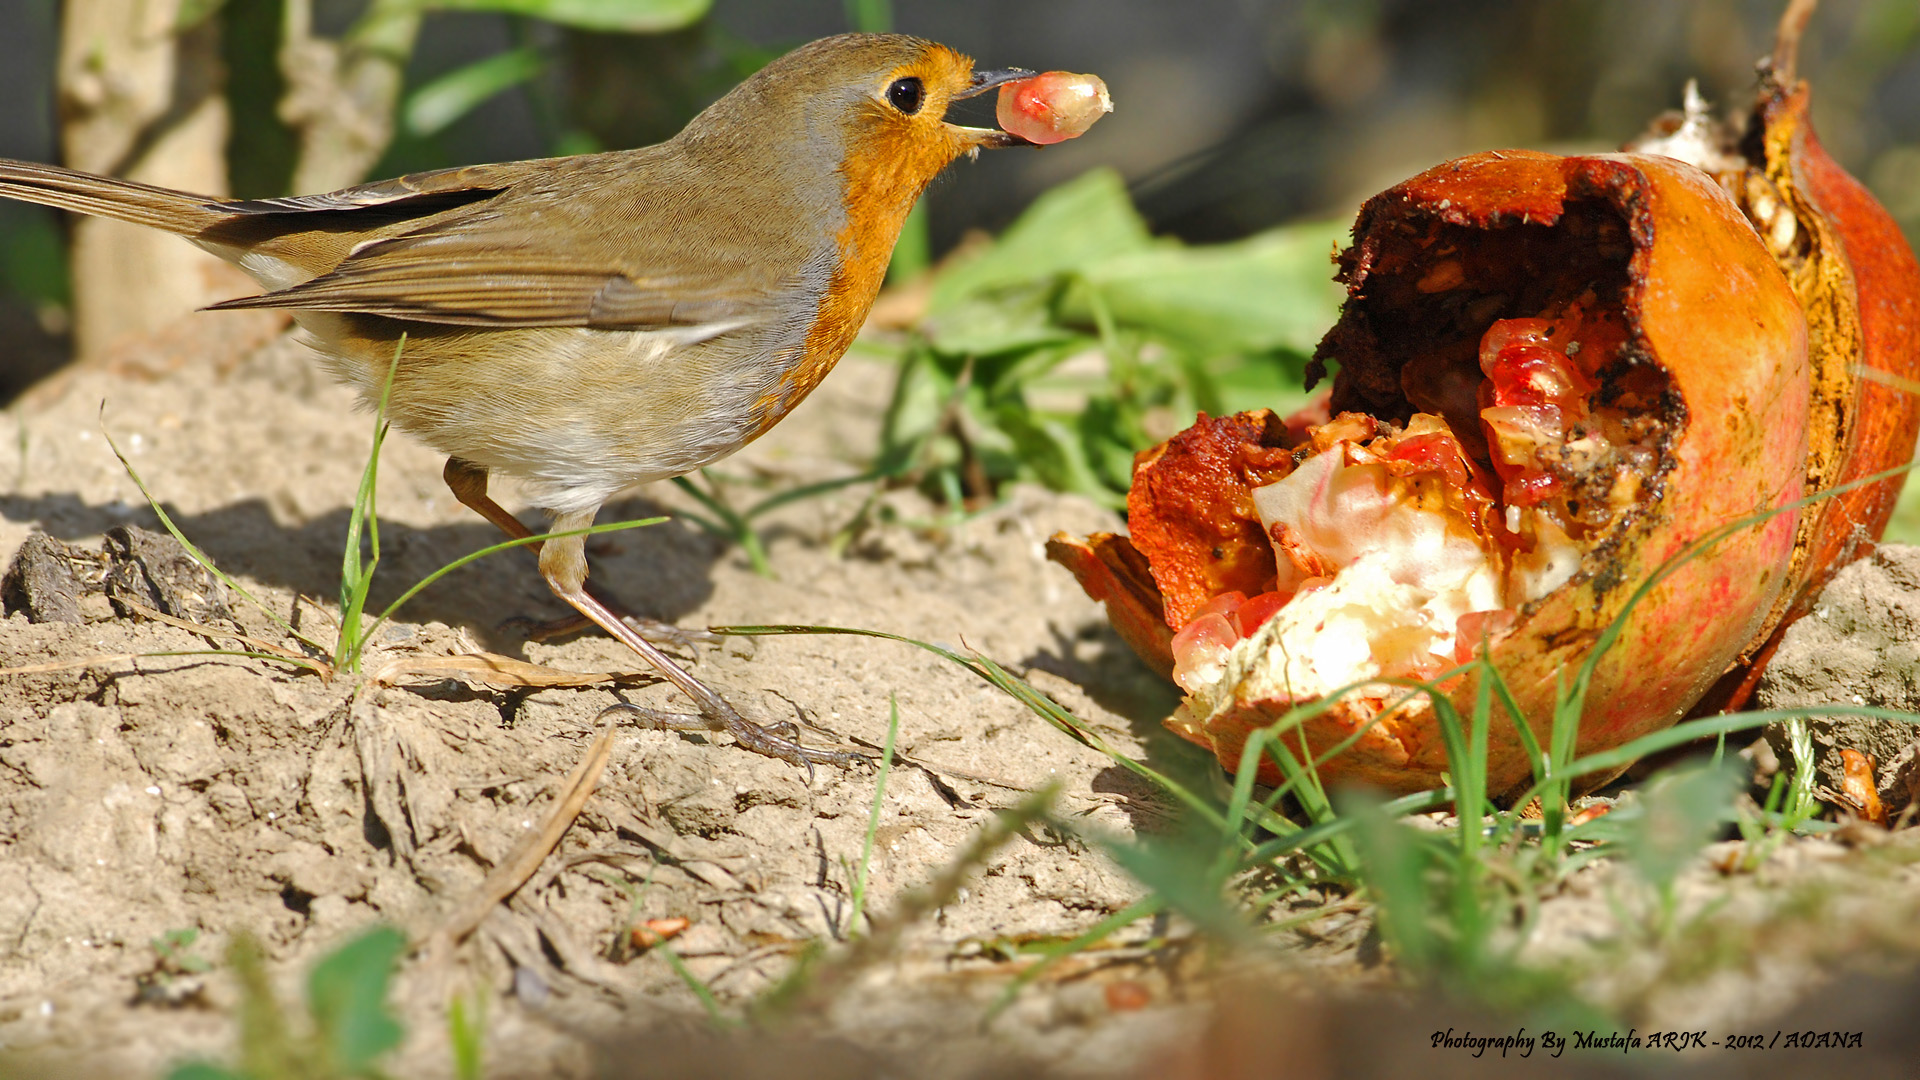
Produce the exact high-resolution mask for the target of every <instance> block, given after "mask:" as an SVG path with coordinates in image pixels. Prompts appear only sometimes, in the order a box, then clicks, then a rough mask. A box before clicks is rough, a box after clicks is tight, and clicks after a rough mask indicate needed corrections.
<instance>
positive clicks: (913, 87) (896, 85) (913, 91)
mask: <svg viewBox="0 0 1920 1080" xmlns="http://www.w3.org/2000/svg"><path fill="white" fill-rule="evenodd" d="M926 96H927V92H926V90H925V89H923V88H922V87H921V85H920V80H919V79H916V78H913V77H911V76H909V77H907V78H905V79H895V80H893V85H892V86H889V87H887V100H888V101H889V102H892V104H893V107H894V108H896V109H899V110H900V111H901V112H903V113H906V114H907V115H908V116H912V115H913V114H914V113H917V112H919V111H920V103H921V102H922V101H924V100H926Z"/></svg>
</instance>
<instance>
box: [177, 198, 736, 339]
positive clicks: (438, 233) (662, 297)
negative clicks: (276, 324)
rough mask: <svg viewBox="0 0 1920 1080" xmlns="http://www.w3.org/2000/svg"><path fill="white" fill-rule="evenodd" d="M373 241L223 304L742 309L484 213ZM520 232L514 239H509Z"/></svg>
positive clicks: (412, 313) (618, 315) (481, 316)
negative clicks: (580, 254)
mask: <svg viewBox="0 0 1920 1080" xmlns="http://www.w3.org/2000/svg"><path fill="white" fill-rule="evenodd" d="M454 224H455V223H453V222H449V223H446V224H441V225H437V226H436V227H435V228H434V229H433V231H431V232H426V233H418V234H413V235H409V236H402V237H397V238H395V239H393V240H387V241H381V242H378V243H375V244H371V245H368V246H366V247H364V248H362V249H361V250H359V251H356V252H354V253H353V254H352V255H350V256H349V257H348V258H347V259H346V260H345V261H344V262H342V263H341V264H340V266H339V267H338V268H337V269H335V270H333V271H331V272H329V273H326V274H322V275H320V276H319V277H316V278H314V279H313V280H311V281H308V282H305V283H303V284H300V285H296V286H294V287H292V288H288V289H282V290H280V291H278V292H272V293H268V294H266V295H264V296H253V297H246V298H243V299H239V300H229V301H227V302H226V303H223V304H217V305H215V306H216V307H219V308H289V309H293V310H302V311H347V312H359V313H363V314H368V315H385V316H388V317H391V318H397V319H414V320H418V321H422V322H435V323H448V324H453V325H464V326H589V327H598V328H641V327H658V326H669V325H685V324H695V323H706V322H714V321H720V320H727V319H732V318H737V317H738V316H739V315H740V314H742V310H743V309H742V307H741V305H740V304H739V303H738V302H737V300H736V298H734V297H732V296H729V295H728V289H727V283H726V282H724V281H706V282H701V281H689V280H685V279H682V278H675V277H655V278H646V279H642V278H638V277H636V276H633V275H630V274H627V273H623V272H621V271H620V270H618V269H616V268H613V267H610V266H608V265H606V264H605V263H604V262H601V261H600V260H598V259H595V258H593V257H592V256H590V255H589V256H587V257H586V258H584V259H583V258H577V257H575V256H573V255H572V254H570V253H567V252H563V251H559V250H556V249H555V248H553V247H552V246H550V245H545V244H540V243H538V242H534V241H531V240H530V239H529V238H528V237H527V236H525V235H524V234H523V235H519V236H510V237H501V236H496V235H494V233H493V231H492V230H489V229H487V228H486V227H485V226H486V222H485V219H484V217H481V218H473V219H468V218H462V219H459V220H458V222H457V224H458V226H459V227H458V228H452V227H450V226H453V225H454ZM510 241H517V243H515V244H514V246H502V245H503V243H506V242H510Z"/></svg>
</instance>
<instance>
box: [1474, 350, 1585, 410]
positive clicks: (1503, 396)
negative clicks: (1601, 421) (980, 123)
mask: <svg viewBox="0 0 1920 1080" xmlns="http://www.w3.org/2000/svg"><path fill="white" fill-rule="evenodd" d="M1482 366H1483V367H1485V368H1486V369H1487V378H1488V379H1489V380H1490V382H1491V386H1492V389H1493V400H1494V404H1496V405H1552V406H1554V407H1556V408H1559V409H1567V410H1574V409H1582V408H1583V407H1584V406H1585V404H1586V400H1587V395H1588V394H1590V393H1592V392H1593V389H1594V387H1593V383H1592V382H1590V381H1589V380H1588V379H1587V377H1586V373H1585V372H1582V371H1581V370H1580V369H1579V368H1577V367H1575V366H1574V364H1573V361H1571V360H1569V359H1567V354H1566V353H1563V352H1560V351H1559V350H1557V349H1548V348H1543V347H1542V346H1539V345H1509V346H1508V347H1506V348H1505V349H1502V350H1501V351H1500V352H1499V354H1498V355H1496V356H1495V357H1494V358H1493V360H1492V361H1491V362H1488V361H1487V360H1486V359H1485V354H1484V353H1482Z"/></svg>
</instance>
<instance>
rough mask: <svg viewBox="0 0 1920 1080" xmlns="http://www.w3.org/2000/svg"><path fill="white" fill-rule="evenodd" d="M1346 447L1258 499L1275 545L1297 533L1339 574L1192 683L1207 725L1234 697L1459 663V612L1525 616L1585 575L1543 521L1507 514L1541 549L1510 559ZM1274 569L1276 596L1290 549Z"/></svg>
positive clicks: (1284, 696) (1565, 542)
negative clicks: (1523, 611) (1519, 611)
mask: <svg viewBox="0 0 1920 1080" xmlns="http://www.w3.org/2000/svg"><path fill="white" fill-rule="evenodd" d="M1428 419H1429V420H1435V421H1437V418H1428ZM1348 449H1349V448H1348V444H1345V443H1342V444H1340V445H1338V446H1335V447H1334V448H1332V449H1329V450H1326V451H1323V452H1321V453H1319V454H1317V455H1315V456H1313V457H1311V458H1308V459H1307V460H1306V461H1304V462H1302V463H1301V464H1300V465H1299V467H1298V468H1296V469H1295V470H1294V471H1293V472H1292V473H1290V474H1288V475H1287V476H1286V477H1284V478H1283V479H1281V480H1279V481H1278V482H1276V483H1273V484H1269V485H1267V486H1265V487H1261V488H1256V489H1254V491H1253V501H1254V508H1255V510H1256V512H1257V513H1258V514H1259V516H1260V520H1261V524H1262V525H1263V526H1264V527H1265V528H1266V529H1267V532H1268V535H1270V536H1277V535H1281V534H1282V530H1286V531H1287V532H1290V533H1291V536H1292V538H1293V539H1294V540H1296V541H1297V542H1299V543H1301V544H1303V545H1305V546H1306V547H1308V548H1310V549H1312V550H1313V552H1314V553H1315V554H1317V555H1318V556H1320V557H1321V558H1322V559H1323V560H1325V562H1326V563H1328V564H1329V565H1331V566H1333V567H1337V570H1336V571H1335V572H1334V573H1333V574H1332V580H1331V582H1330V583H1329V584H1326V585H1324V586H1322V587H1320V588H1317V589H1313V590H1311V591H1308V592H1304V593H1301V594H1299V595H1297V596H1296V597H1295V598H1294V599H1293V600H1292V601H1291V602H1289V603H1288V604H1287V605H1286V606H1285V607H1283V608H1281V609H1280V611H1279V612H1277V613H1275V614H1274V615H1273V616H1272V617H1271V618H1270V619H1268V620H1267V621H1266V622H1265V623H1264V624H1263V625H1262V626H1261V627H1260V629H1259V630H1258V631H1256V632H1255V633H1253V634H1252V635H1251V636H1249V637H1247V638H1245V639H1242V640H1241V641H1239V642H1238V643H1237V644H1235V645H1234V646H1233V647H1232V648H1231V649H1230V650H1228V651H1227V652H1226V654H1225V656H1224V657H1223V658H1222V659H1221V661H1220V662H1218V663H1201V664H1197V665H1195V666H1194V667H1193V668H1191V669H1190V670H1188V671H1186V672H1185V673H1184V675H1185V677H1184V679H1183V685H1184V686H1185V687H1186V689H1187V690H1188V691H1189V692H1190V693H1191V694H1192V695H1193V702H1194V704H1195V705H1196V706H1198V707H1199V708H1198V711H1200V712H1201V713H1202V714H1203V715H1204V714H1206V713H1211V712H1213V711H1216V710H1219V709H1222V708H1227V707H1229V706H1231V705H1232V703H1233V700H1234V698H1235V696H1236V694H1237V696H1238V697H1239V698H1241V699H1243V700H1251V701H1272V702H1287V701H1294V702H1299V701H1311V700H1314V699H1316V698H1320V697H1324V696H1326V695H1327V694H1328V693H1330V692H1332V691H1334V690H1337V689H1340V688H1341V687H1345V686H1349V685H1352V684H1354V683H1357V682H1363V681H1365V680H1368V679H1372V678H1376V677H1380V676H1382V675H1406V674H1415V675H1418V674H1419V673H1420V672H1421V671H1422V670H1424V671H1427V672H1432V671H1435V670H1437V669H1440V668H1444V667H1451V666H1452V665H1453V663H1454V656H1455V644H1456V643H1455V634H1456V628H1457V624H1458V621H1459V619H1460V617H1461V616H1462V615H1465V614H1468V613H1470V612H1478V611H1495V610H1498V609H1501V608H1519V607H1521V606H1523V605H1525V604H1527V603H1530V602H1532V601H1535V600H1538V599H1540V598H1541V597H1544V596H1546V595H1547V594H1549V593H1551V592H1553V591H1554V590H1556V589H1558V588H1559V587H1560V586H1562V585H1564V584H1565V583H1566V582H1567V581H1568V580H1570V579H1571V578H1572V577H1573V576H1574V575H1575V574H1576V573H1578V571H1579V569H1580V562H1581V558H1582V554H1581V550H1580V548H1579V546H1578V545H1577V544H1576V543H1575V542H1574V541H1573V540H1572V539H1570V538H1569V537H1568V536H1567V534H1566V533H1565V532H1563V531H1562V530H1561V529H1560V528H1559V527H1558V526H1557V525H1556V524H1555V523H1554V522H1553V521H1552V519H1551V518H1550V517H1549V516H1548V515H1547V514H1545V513H1543V512H1541V511H1539V510H1536V509H1523V508H1520V507H1508V508H1506V514H1505V516H1506V518H1507V519H1508V523H1509V526H1510V528H1513V531H1519V530H1518V528H1517V527H1518V526H1521V525H1526V526H1530V527H1531V528H1530V529H1529V531H1530V532H1531V534H1532V535H1533V537H1534V540H1535V546H1534V550H1533V551H1532V552H1521V553H1515V554H1513V555H1512V556H1510V557H1505V558H1503V557H1502V556H1501V554H1500V553H1499V552H1498V551H1495V550H1490V549H1489V546H1488V545H1487V544H1485V543H1483V541H1482V539H1481V538H1480V536H1479V535H1478V534H1476V533H1475V531H1474V530H1473V529H1472V527H1471V526H1470V525H1469V524H1468V522H1467V521H1466V519H1465V518H1464V516H1463V515H1462V513H1461V512H1460V511H1459V510H1458V509H1457V508H1450V507H1449V506H1448V505H1447V504H1446V503H1445V502H1443V501H1442V500H1440V499H1438V498H1436V497H1435V492H1434V490H1433V487H1432V484H1431V483H1429V484H1427V485H1417V484H1407V483H1398V484H1396V483H1393V482H1392V480H1391V479H1390V478H1389V476H1388V473H1387V470H1386V469H1385V468H1384V467H1383V466H1380V465H1378V464H1367V463H1364V462H1363V463H1360V464H1355V463H1353V462H1352V460H1351V458H1350V456H1349V453H1348ZM1279 562H1280V566H1281V569H1280V577H1281V581H1280V586H1281V587H1282V588H1283V589H1285V588H1290V587H1293V586H1297V585H1298V581H1297V580H1289V578H1290V575H1292V576H1293V577H1295V578H1297V572H1296V571H1294V570H1293V567H1292V566H1291V564H1290V563H1289V561H1288V559H1287V558H1286V556H1285V555H1284V553H1283V554H1282V555H1281V556H1280V559H1279ZM1503 563H1504V564H1505V565H1504V566H1503Z"/></svg>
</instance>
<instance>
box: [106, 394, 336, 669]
mask: <svg viewBox="0 0 1920 1080" xmlns="http://www.w3.org/2000/svg"><path fill="white" fill-rule="evenodd" d="M100 410H101V417H100V434H101V435H102V436H103V437H104V438H105V439H106V440H107V448H108V449H109V450H112V451H113V456H114V457H117V458H119V459H120V467H121V468H123V469H125V470H126V472H127V476H128V477H129V478H130V479H131V480H132V481H133V486H134V487H137V488H139V489H140V494H141V496H142V497H143V498H145V499H146V500H147V506H148V507H149V508H151V509H152V510H153V513H154V516H155V517H157V518H159V519H160V525H161V527H163V528H165V529H166V530H167V534H168V535H169V536H172V537H173V538H174V539H175V540H176V541H178V542H179V544H180V546H181V547H182V548H183V549H185V551H186V553H187V555H188V557H190V558H192V559H193V561H194V562H196V563H199V564H200V566H201V567H202V568H203V569H205V570H206V572H207V573H209V574H212V575H213V576H214V577H216V578H218V579H219V580H220V583H221V584H223V585H225V586H226V587H227V588H229V589H232V590H233V591H234V594H235V595H237V596H240V597H242V598H244V599H245V600H246V601H247V602H248V603H249V604H252V605H253V606H254V607H257V608H259V609H260V610H261V611H262V612H264V613H266V616H267V618H269V619H271V620H273V624H274V625H275V626H278V627H279V628H280V629H281V630H283V631H285V632H286V634H287V636H289V637H291V638H293V639H294V640H296V641H299V642H301V643H302V644H304V645H307V646H308V647H310V648H312V649H315V650H317V651H319V652H321V653H325V654H327V655H332V653H331V651H330V650H329V649H328V648H327V647H326V646H325V645H322V644H320V643H319V642H317V641H315V640H313V639H312V638H310V637H308V636H306V635H305V634H302V633H301V632H300V631H298V630H295V629H294V628H293V624H292V623H290V622H288V621H287V620H286V619H284V618H281V617H280V613H279V612H277V611H275V610H273V609H272V608H270V607H268V606H267V605H266V603H265V602H263V601H261V600H260V599H259V598H258V597H256V596H254V595H253V594H252V593H250V592H248V591H247V590H246V589H244V588H242V587H241V586H240V583H239V582H237V581H235V580H233V578H231V577H229V576H227V572H226V571H225V570H222V569H220V568H219V567H218V566H215V565H214V563H213V560H212V559H211V558H209V557H208V556H207V553H206V552H204V551H201V550H200V549H199V548H198V547H196V546H195V545H194V543H193V541H191V540H188V539H187V534H186V533H183V532H181V531H180V526H178V525H175V524H174V523H173V518H172V517H171V516H169V515H168V513H167V511H166V510H165V509H164V508H163V507H162V506H161V505H160V500H158V499H156V498H154V497H153V492H151V491H149V490H147V484H146V481H144V480H142V479H140V473H139V471H138V470H136V469H135V468H134V467H133V462H131V461H128V460H127V455H126V454H124V453H121V452H120V445H119V444H118V443H116V442H114V441H113V433H112V432H109V431H108V430H107V422H106V415H105V414H106V404H105V403H104V402H103V403H101V406H100Z"/></svg>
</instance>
